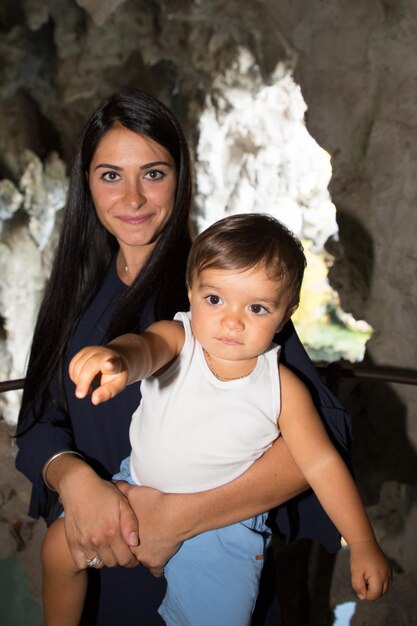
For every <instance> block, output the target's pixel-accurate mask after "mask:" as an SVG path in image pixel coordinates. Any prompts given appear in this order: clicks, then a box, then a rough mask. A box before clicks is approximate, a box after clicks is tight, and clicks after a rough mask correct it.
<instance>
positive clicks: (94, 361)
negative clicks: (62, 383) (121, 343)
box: [69, 346, 128, 404]
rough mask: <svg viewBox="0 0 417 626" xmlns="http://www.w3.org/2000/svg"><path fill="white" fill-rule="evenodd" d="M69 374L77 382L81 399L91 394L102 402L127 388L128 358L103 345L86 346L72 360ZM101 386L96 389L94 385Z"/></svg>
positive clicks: (92, 400) (78, 394)
mask: <svg viewBox="0 0 417 626" xmlns="http://www.w3.org/2000/svg"><path fill="white" fill-rule="evenodd" d="M69 375H70V378H71V380H72V381H73V382H74V383H75V395H76V396H77V398H85V397H86V396H87V395H88V394H89V393H91V402H92V403H93V404H100V403H101V402H105V401H106V400H110V398H113V397H114V396H116V395H117V394H118V393H120V392H121V391H123V389H124V388H125V387H126V385H127V379H128V372H127V368H126V365H125V363H124V360H123V359H122V357H121V356H120V354H118V352H116V351H115V350H111V349H109V348H104V347H102V346H89V347H87V348H83V349H82V350H80V352H77V354H76V355H75V356H74V357H73V358H72V359H71V362H70V364H69ZM94 381H96V382H97V383H98V384H99V386H98V387H97V389H95V390H94V391H93V389H92V384H93V382H94Z"/></svg>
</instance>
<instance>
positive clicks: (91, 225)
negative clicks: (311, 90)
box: [18, 88, 192, 435]
mask: <svg viewBox="0 0 417 626" xmlns="http://www.w3.org/2000/svg"><path fill="white" fill-rule="evenodd" d="M114 125H122V126H124V127H125V128H127V129H129V130H131V131H133V132H135V133H137V134H139V135H142V136H144V137H149V138H151V139H153V140H154V141H156V142H157V143H158V144H160V145H161V146H163V147H164V148H165V149H166V150H168V151H169V153H170V154H171V156H172V157H173V159H174V161H175V165H176V171H177V187H176V194H175V201H174V207H173V211H172V215H171V217H170V219H169V220H168V222H167V224H166V226H165V228H164V230H163V231H162V233H161V236H160V237H159V239H158V242H157V244H156V246H155V248H154V250H153V252H152V254H151V256H150V258H149V259H148V261H147V262H146V264H145V266H144V267H143V269H142V270H141V272H140V273H139V275H138V276H137V277H136V279H135V281H134V283H133V284H132V285H131V287H130V288H129V289H128V290H127V292H126V295H125V296H124V297H123V298H122V299H121V301H120V303H119V305H118V307H117V310H116V311H115V313H114V316H113V318H112V320H111V323H110V326H109V328H108V333H107V335H108V339H112V338H113V337H116V336H117V335H121V334H123V333H127V332H132V331H134V330H135V329H136V328H137V325H138V317H139V315H140V313H141V311H142V310H143V308H144V306H145V304H146V303H147V302H148V301H149V300H150V299H153V301H154V303H155V313H156V316H157V318H159V319H162V318H167V319H169V318H171V317H172V316H173V314H174V313H175V311H176V310H178V307H179V306H185V305H186V302H187V299H186V288H185V278H184V276H185V267H186V261H187V256H188V251H189V248H190V245H191V237H190V232H189V215H190V207H191V196H192V175H191V164H190V156H189V150H188V145H187V141H186V139H185V136H184V133H183V131H182V128H181V126H180V124H179V122H178V120H177V119H176V117H175V116H174V114H173V113H172V111H170V110H169V109H168V108H167V107H166V106H165V105H164V104H162V103H161V102H160V101H159V100H157V99H156V98H154V97H153V96H151V95H149V94H146V93H143V92H141V91H138V90H136V89H130V88H128V89H124V90H122V91H120V92H118V93H116V94H114V95H112V96H110V97H108V98H106V99H105V100H104V101H103V102H102V103H101V104H100V105H99V107H98V108H97V110H96V111H95V112H94V113H93V115H92V116H91V117H90V119H89V120H88V122H87V124H86V126H85V128H84V131H83V133H82V135H81V139H80V143H79V148H78V151H77V153H76V155H75V158H74V162H73V166H72V171H71V176H70V185H69V193H68V200H67V205H66V209H65V214H64V219H63V224H62V230H61V235H60V239H59V243H58V247H57V251H56V255H55V260H54V263H53V267H52V271H51V276H50V279H49V282H48V284H47V286H46V289H45V294H44V297H43V301H42V304H41V307H40V311H39V315H38V320H37V323H36V327H35V332H34V336H33V341H32V348H31V354H30V358H29V364H28V369H27V373H26V383H25V388H24V392H23V400H22V407H21V411H20V415H19V422H18V435H19V434H22V432H23V431H24V430H26V429H27V428H28V427H30V426H31V425H32V423H34V422H36V421H37V420H38V419H39V417H40V414H41V413H42V410H43V407H44V403H45V402H46V401H47V400H48V385H49V383H50V381H51V379H52V377H53V376H54V374H55V373H56V372H57V371H58V375H59V382H60V385H61V387H62V384H63V382H62V381H63V364H64V358H65V352H66V349H67V344H68V340H69V337H70V335H71V333H72V332H73V329H74V326H75V324H76V323H77V321H78V320H79V318H80V316H81V314H82V313H83V311H84V310H85V308H86V307H87V305H88V304H89V303H90V301H91V300H92V298H93V297H94V295H95V292H96V290H97V288H98V287H99V286H100V283H101V281H102V279H103V278H104V275H105V273H106V271H107V269H108V266H109V264H110V262H111V259H112V257H113V255H114V254H115V253H116V251H117V249H118V245H117V241H116V239H115V238H114V237H113V235H111V234H110V233H109V232H108V231H106V229H105V228H104V227H103V226H102V224H101V223H100V221H99V220H98V218H97V215H96V211H95V208H94V204H93V201H92V198H91V194H90V189H89V185H88V181H87V177H86V172H88V170H89V166H90V163H91V160H92V158H93V155H94V153H95V151H96V149H97V147H98V144H99V142H100V141H101V139H102V138H103V136H104V135H105V134H106V132H108V131H109V130H110V129H111V128H112V127H113V126H114ZM29 408H31V409H32V410H31V411H28V409H29ZM29 413H30V414H31V417H30V419H29V417H28V414H29ZM64 413H65V411H64ZM28 422H29V423H28Z"/></svg>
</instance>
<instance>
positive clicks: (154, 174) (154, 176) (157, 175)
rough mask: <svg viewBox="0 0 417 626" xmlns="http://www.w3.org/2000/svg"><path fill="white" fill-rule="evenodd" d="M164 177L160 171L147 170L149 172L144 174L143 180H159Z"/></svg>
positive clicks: (163, 173)
mask: <svg viewBox="0 0 417 626" xmlns="http://www.w3.org/2000/svg"><path fill="white" fill-rule="evenodd" d="M164 177H165V172H161V170H149V172H146V174H145V178H148V179H150V180H160V179H161V178H164Z"/></svg>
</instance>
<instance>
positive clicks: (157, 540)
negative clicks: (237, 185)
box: [116, 481, 185, 577]
mask: <svg viewBox="0 0 417 626" xmlns="http://www.w3.org/2000/svg"><path fill="white" fill-rule="evenodd" d="M116 485H117V487H118V488H119V490H120V491H121V492H122V493H123V494H124V495H125V496H126V497H127V498H128V500H129V504H130V505H131V507H132V509H133V510H134V512H135V515H136V517H137V519H138V520H139V538H140V540H139V545H138V546H137V547H132V548H131V549H132V553H133V554H134V555H135V556H136V558H137V560H138V561H140V563H142V564H143V565H145V566H146V567H148V568H149V570H150V572H151V574H153V575H154V576H156V577H160V576H162V575H163V573H164V566H165V564H166V563H167V561H168V560H169V559H170V558H171V557H172V556H173V555H174V554H175V553H176V552H177V550H178V549H179V548H180V547H181V543H182V541H183V539H184V538H185V537H182V534H181V533H182V531H183V529H182V526H183V523H184V517H183V516H182V515H181V511H182V510H183V509H182V507H181V506H179V505H180V503H181V502H182V496H181V495H176V494H166V493H161V492H160V491H158V490H157V489H151V488H150V487H135V486H132V485H129V484H128V483H125V482H122V481H117V482H116ZM174 500H175V501H176V505H175V506H173V504H175V503H174ZM184 500H185V498H184Z"/></svg>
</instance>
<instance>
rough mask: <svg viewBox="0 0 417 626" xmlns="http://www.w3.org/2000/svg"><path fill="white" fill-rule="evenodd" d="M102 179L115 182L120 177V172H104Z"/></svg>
mask: <svg viewBox="0 0 417 626" xmlns="http://www.w3.org/2000/svg"><path fill="white" fill-rule="evenodd" d="M101 178H102V180H105V181H106V182H108V183H114V182H115V181H116V180H118V179H119V178H120V174H118V173H117V172H104V174H102V176H101Z"/></svg>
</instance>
